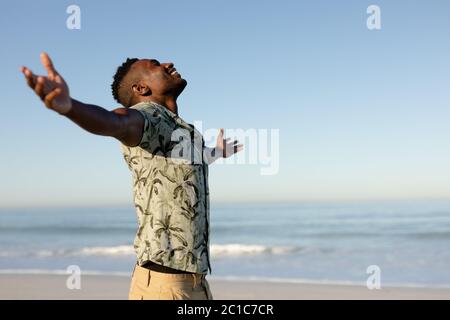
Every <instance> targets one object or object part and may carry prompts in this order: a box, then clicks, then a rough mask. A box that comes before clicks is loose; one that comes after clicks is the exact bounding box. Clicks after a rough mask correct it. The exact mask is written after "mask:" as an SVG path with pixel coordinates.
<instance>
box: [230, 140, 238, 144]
mask: <svg viewBox="0 0 450 320" xmlns="http://www.w3.org/2000/svg"><path fill="white" fill-rule="evenodd" d="M236 143H238V141H237V140H234V141H233V142H229V143H228V144H229V145H235V144H236Z"/></svg>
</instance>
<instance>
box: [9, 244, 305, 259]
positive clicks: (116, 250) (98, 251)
mask: <svg viewBox="0 0 450 320" xmlns="http://www.w3.org/2000/svg"><path fill="white" fill-rule="evenodd" d="M302 250H305V249H304V248H301V247H288V246H286V247H283V246H264V245H257V244H239V243H230V244H212V245H211V247H210V253H211V256H212V257H215V258H217V257H233V256H243V255H261V254H269V255H280V254H291V253H296V252H299V251H302ZM134 254H135V251H134V248H133V246H132V245H119V246H109V247H84V248H80V249H53V250H49V249H45V250H37V251H33V252H25V251H23V252H20V251H17V250H15V251H12V252H9V251H1V252H0V257H10V256H11V257H12V256H25V255H33V256H38V257H40V258H51V257H61V256H116V257H117V256H131V255H134Z"/></svg>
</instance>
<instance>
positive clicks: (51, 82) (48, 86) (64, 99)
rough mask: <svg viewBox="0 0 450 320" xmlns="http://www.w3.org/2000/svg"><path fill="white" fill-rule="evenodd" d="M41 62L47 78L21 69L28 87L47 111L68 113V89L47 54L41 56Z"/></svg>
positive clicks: (69, 104)
mask: <svg viewBox="0 0 450 320" xmlns="http://www.w3.org/2000/svg"><path fill="white" fill-rule="evenodd" d="M41 62H42V64H43V65H44V67H45V69H46V70H47V76H38V75H35V74H33V72H31V70H30V69H28V68H26V67H22V68H21V71H22V73H23V74H24V75H25V78H26V80H27V83H28V85H29V86H30V88H31V89H33V91H34V92H35V93H36V94H37V95H38V96H39V97H40V98H41V100H42V101H43V102H44V103H45V105H46V106H47V107H48V108H49V109H52V110H54V111H56V112H59V113H61V114H64V113H67V112H69V110H70V109H71V108H72V102H71V99H70V94H69V87H68V86H67V84H66V82H65V81H64V79H63V77H61V76H60V75H59V73H58V72H57V71H56V69H55V68H54V66H53V63H52V60H51V59H50V57H49V56H48V54H46V53H42V54H41Z"/></svg>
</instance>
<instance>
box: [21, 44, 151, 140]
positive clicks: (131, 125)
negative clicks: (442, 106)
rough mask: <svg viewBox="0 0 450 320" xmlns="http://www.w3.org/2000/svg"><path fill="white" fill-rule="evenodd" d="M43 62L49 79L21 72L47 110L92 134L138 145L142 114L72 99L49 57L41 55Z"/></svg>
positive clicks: (23, 70) (141, 131)
mask: <svg viewBox="0 0 450 320" xmlns="http://www.w3.org/2000/svg"><path fill="white" fill-rule="evenodd" d="M41 61H42V64H43V65H44V67H45V69H46V70H47V76H37V75H35V74H33V72H31V70H29V69H28V68H26V67H22V68H21V71H22V73H23V74H24V75H25V78H26V80H27V83H28V85H29V86H30V88H31V89H33V91H34V92H35V93H36V95H38V96H39V97H40V98H41V100H42V101H43V102H44V104H45V105H46V106H47V108H49V109H51V110H53V111H56V112H58V113H59V114H61V115H64V116H66V117H67V118H69V119H70V120H72V121H73V122H75V123H76V124H78V125H79V126H80V127H81V128H83V129H85V130H87V131H89V132H91V133H93V134H97V135H102V136H110V137H114V138H116V139H118V140H119V141H121V142H122V143H123V144H125V145H127V146H130V147H134V146H137V145H138V144H139V142H140V141H141V138H142V133H143V127H144V118H143V116H142V115H141V114H140V112H139V111H137V110H133V109H127V108H118V109H115V110H113V111H108V110H106V109H104V108H102V107H99V106H95V105H90V104H85V103H82V102H80V101H77V100H75V99H72V98H71V97H70V93H69V87H68V85H67V84H66V82H65V81H64V79H63V77H62V76H61V75H60V74H59V73H58V72H57V71H56V69H55V68H54V66H53V63H52V61H51V59H50V57H49V56H48V55H47V54H46V53H42V54H41Z"/></svg>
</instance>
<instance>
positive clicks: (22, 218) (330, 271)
mask: <svg viewBox="0 0 450 320" xmlns="http://www.w3.org/2000/svg"><path fill="white" fill-rule="evenodd" d="M136 227H137V225H136V216H135V211H134V208H133V207H132V206H128V207H114V208H112V207H105V208H47V209H46V208H34V209H0V273H11V272H15V273H65V270H66V269H67V267H68V266H70V265H77V266H79V267H80V269H81V270H82V272H84V273H86V274H87V273H95V274H118V275H128V276H129V275H130V273H131V271H132V269H133V265H134V263H135V256H134V252H133V247H132V242H133V239H134V235H135V232H136ZM211 255H212V261H211V262H212V274H211V277H217V278H225V279H236V278H246V279H266V280H271V281H288V282H311V283H354V284H363V285H364V284H365V283H366V280H367V278H368V277H369V274H368V273H367V267H368V266H371V265H376V266H378V267H379V268H380V270H381V285H382V286H389V285H407V286H430V287H441V286H442V287H450V201H388V202H370V203H369V202H366V203H299V204H264V205H261V204H250V203H249V204H234V205H224V204H212V207H211Z"/></svg>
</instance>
